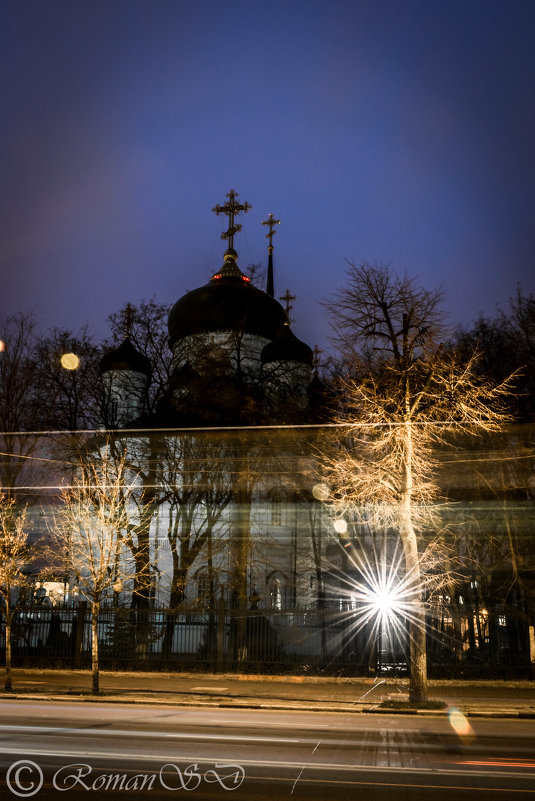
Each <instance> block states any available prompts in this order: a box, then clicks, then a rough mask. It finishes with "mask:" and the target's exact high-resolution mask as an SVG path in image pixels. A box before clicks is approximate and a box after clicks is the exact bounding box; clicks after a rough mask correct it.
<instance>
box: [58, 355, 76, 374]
mask: <svg viewBox="0 0 535 801" xmlns="http://www.w3.org/2000/svg"><path fill="white" fill-rule="evenodd" d="M60 361H61V366H62V367H64V368H65V370H77V369H78V368H79V366H80V359H79V358H78V356H77V355H76V353H64V354H63V355H62V357H61V359H60Z"/></svg>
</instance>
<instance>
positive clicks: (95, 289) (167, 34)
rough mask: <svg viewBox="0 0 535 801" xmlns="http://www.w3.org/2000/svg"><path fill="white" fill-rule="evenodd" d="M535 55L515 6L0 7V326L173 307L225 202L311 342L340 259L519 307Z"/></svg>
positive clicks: (76, 0) (530, 182)
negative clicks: (148, 304)
mask: <svg viewBox="0 0 535 801" xmlns="http://www.w3.org/2000/svg"><path fill="white" fill-rule="evenodd" d="M534 42H535V3H533V2H532V0H525V2H523V1H520V0H500V2H496V1H494V0H482V1H481V2H475V1H472V0H447V2H446V1H444V2H429V0H425V1H424V0H422V1H421V2H420V1H419V0H412V1H411V0H403V2H397V0H390V1H387V0H384V1H381V0H375V2H371V0H368V2H359V0H353V1H352V2H341V1H340V0H333V1H332V2H329V3H325V2H315V0H286V2H278V0H272V2H270V3H268V4H266V3H261V2H256V0H247V2H242V0H236V1H235V2H233V3H224V2H220V1H219V2H215V1H214V0H196V1H195V2H183V0H90V1H89V0H68V1H67V0H66V1H65V2H63V0H46V2H45V1H44V0H0V60H1V71H0V80H1V86H0V92H1V95H0V96H1V97H2V125H1V126H0V143H1V147H0V175H1V177H2V180H1V184H0V260H1V274H2V276H3V291H2V293H1V294H0V313H1V314H9V313H11V312H17V311H29V310H34V311H35V313H36V316H37V317H38V319H39V320H40V321H41V324H42V326H43V327H44V328H46V327H49V326H53V325H55V326H59V327H67V328H77V327H78V326H79V325H81V324H83V323H86V322H87V323H89V325H90V327H91V328H92V330H93V331H94V332H95V334H96V335H98V336H102V335H105V334H106V333H107V325H106V318H107V316H108V314H110V313H111V312H113V311H116V310H117V309H118V308H120V307H121V306H122V305H124V303H126V302H127V301H130V302H133V303H135V302H137V301H139V300H141V299H143V298H146V299H148V298H150V297H154V298H155V299H156V300H157V301H161V302H166V303H172V302H174V301H175V300H177V299H178V298H179V297H180V296H181V295H182V294H183V293H184V292H185V291H187V290H189V289H193V288H194V287H196V286H199V285H201V284H203V283H205V282H206V281H207V280H208V279H209V277H210V276H211V274H212V273H213V272H215V271H216V270H217V269H218V267H219V266H220V265H221V263H222V253H223V250H224V247H225V246H224V243H223V242H222V241H221V240H220V238H219V234H220V232H221V230H222V228H223V223H222V218H221V217H220V218H217V217H216V216H215V215H213V214H212V213H211V209H212V207H213V206H214V205H215V204H216V203H223V202H224V199H225V194H226V192H228V191H229V189H230V188H234V189H236V190H237V191H238V192H239V196H240V199H241V200H247V201H249V202H250V203H251V204H252V206H253V208H252V210H251V211H250V212H249V214H248V215H247V216H244V217H243V218H242V220H241V222H242V223H243V232H242V233H241V234H240V235H239V236H238V237H237V238H236V240H235V246H236V249H237V250H238V253H239V264H240V266H241V267H242V269H243V268H245V267H246V266H247V265H248V264H250V263H263V264H264V265H265V263H266V260H267V250H266V247H267V240H266V239H265V233H266V229H265V227H262V225H261V224H260V222H261V220H263V219H266V217H267V214H268V212H273V214H275V216H276V217H278V218H280V219H281V221H282V222H281V225H280V226H278V229H277V235H276V236H275V238H274V244H275V269H276V274H275V282H276V287H275V288H276V294H277V295H282V294H283V292H284V291H285V290H286V288H289V289H290V290H291V292H292V293H293V294H295V295H297V298H298V299H297V301H296V303H295V308H294V314H293V316H294V318H295V325H294V330H295V331H296V333H297V334H298V335H299V336H301V338H304V339H305V340H306V341H308V342H309V344H311V345H314V344H316V343H319V344H320V345H322V346H324V345H325V342H326V337H327V335H328V325H327V322H326V320H325V319H324V313H323V310H322V308H321V307H320V306H319V305H318V301H319V300H321V299H322V298H325V297H326V296H328V295H329V294H330V293H331V292H332V291H333V290H334V289H335V288H337V287H338V286H340V285H341V284H343V282H344V267H345V259H349V260H351V261H354V262H361V261H369V262H378V263H390V264H391V266H392V268H393V269H395V270H399V271H400V272H407V273H408V274H410V275H415V276H417V277H418V278H419V280H420V282H421V283H422V284H423V285H424V286H425V287H426V288H433V287H436V286H442V287H443V290H444V294H445V299H444V308H445V309H446V310H447V311H448V312H449V313H450V318H451V321H452V322H454V323H464V324H469V323H470V322H471V321H472V320H473V319H474V318H475V317H476V316H477V315H478V314H479V312H483V313H485V314H492V313H493V312H494V310H495V308H496V305H497V304H499V305H502V306H504V305H505V304H506V303H507V299H508V298H509V297H510V296H511V295H513V294H514V293H515V291H516V287H517V284H518V283H519V282H520V283H521V284H522V286H523V288H524V290H525V291H526V292H533V291H535V269H534V261H535V224H534V223H535V192H534V186H535V181H534V179H535V148H534V142H535V103H534V100H535V91H534V90H535V86H534V79H535V48H534V46H533V43H534Z"/></svg>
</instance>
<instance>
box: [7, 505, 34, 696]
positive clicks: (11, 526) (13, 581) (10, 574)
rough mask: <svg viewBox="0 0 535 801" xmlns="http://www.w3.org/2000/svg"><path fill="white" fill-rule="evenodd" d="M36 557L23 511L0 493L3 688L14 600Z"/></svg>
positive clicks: (9, 680) (9, 667)
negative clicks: (3, 634) (3, 625)
mask: <svg viewBox="0 0 535 801" xmlns="http://www.w3.org/2000/svg"><path fill="white" fill-rule="evenodd" d="M35 559H36V552H35V547H33V548H29V546H28V533H27V531H26V512H25V511H24V510H23V511H17V507H16V504H15V499H14V498H10V499H8V498H6V497H5V496H4V495H2V496H0V598H1V599H2V601H3V607H4V609H3V612H4V623H5V643H6V644H5V655H6V677H5V684H4V688H5V690H6V691H7V692H11V690H12V686H13V676H12V663H11V629H12V624H13V618H14V615H15V612H16V610H17V607H18V602H19V600H20V598H21V597H22V596H23V591H24V589H25V588H26V587H27V586H28V584H29V582H30V579H29V578H28V575H27V570H28V568H29V566H30V564H31V563H32V562H34V561H35Z"/></svg>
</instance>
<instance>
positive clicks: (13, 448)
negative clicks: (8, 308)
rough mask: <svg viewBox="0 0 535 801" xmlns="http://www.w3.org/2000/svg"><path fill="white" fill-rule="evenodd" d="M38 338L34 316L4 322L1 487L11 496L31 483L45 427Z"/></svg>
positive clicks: (0, 333) (0, 332)
mask: <svg viewBox="0 0 535 801" xmlns="http://www.w3.org/2000/svg"><path fill="white" fill-rule="evenodd" d="M37 337H38V335H37V324H36V321H35V319H34V318H33V316H32V315H24V314H17V315H13V316H12V317H7V318H2V319H0V339H1V340H2V350H1V351H0V432H1V433H0V451H1V458H0V487H1V488H2V491H3V492H4V493H5V494H6V495H7V496H8V497H11V496H14V495H15V494H16V488H17V485H18V484H20V483H31V482H30V480H29V474H30V472H31V468H32V466H33V461H32V456H33V454H34V452H35V450H36V448H37V445H38V441H39V435H38V434H36V432H37V431H39V430H40V429H41V428H42V422H43V404H42V402H41V400H40V397H39V391H38V390H39V382H38V374H39V369H38V361H37V359H36V351H35V348H36V341H37ZM23 477H25V479H26V480H23Z"/></svg>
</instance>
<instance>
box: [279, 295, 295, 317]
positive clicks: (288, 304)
mask: <svg viewBox="0 0 535 801" xmlns="http://www.w3.org/2000/svg"><path fill="white" fill-rule="evenodd" d="M279 300H283V301H284V303H285V307H284V311H285V312H286V317H287V318H288V322H289V323H291V322H292V319H291V317H290V312H291V310H292V309H293V305H292V303H291V301H292V300H296V296H295V295H290V290H289V289H287V290H286V292H285V293H284V295H281V297H280V298H279Z"/></svg>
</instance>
